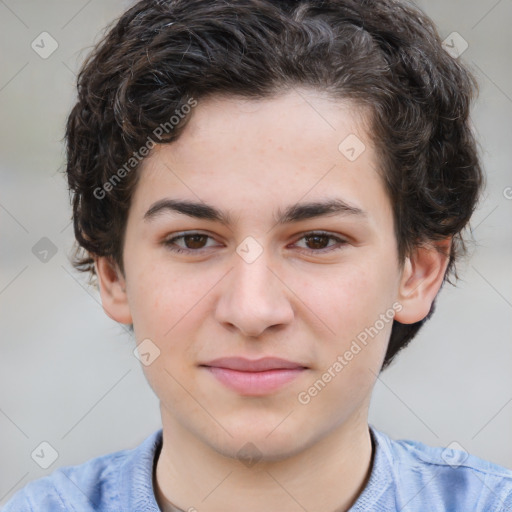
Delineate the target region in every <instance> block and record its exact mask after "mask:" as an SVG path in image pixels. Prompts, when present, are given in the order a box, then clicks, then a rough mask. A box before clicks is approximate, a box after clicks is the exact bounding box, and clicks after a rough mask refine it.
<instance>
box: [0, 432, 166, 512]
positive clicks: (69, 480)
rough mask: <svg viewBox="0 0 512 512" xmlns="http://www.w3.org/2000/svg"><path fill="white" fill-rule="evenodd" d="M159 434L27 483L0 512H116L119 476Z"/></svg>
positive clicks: (138, 459) (119, 484) (126, 470)
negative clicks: (136, 444)
mask: <svg viewBox="0 0 512 512" xmlns="http://www.w3.org/2000/svg"><path fill="white" fill-rule="evenodd" d="M160 432H161V431H158V432H155V433H154V434H152V435H151V436H150V437H148V438H146V439H145V440H144V442H143V443H141V444H140V445H139V446H137V447H135V448H133V449H126V450H121V451H118V452H114V453H110V454H107V455H102V456H100V457H96V458H93V459H90V460H88V461H87V462H84V463H83V464H79V465H74V466H63V467H61V468H59V469H56V470H55V471H53V472H52V473H51V474H50V475H48V476H45V477H43V478H39V479H37V480H33V481H32V482H29V483H28V484H27V485H25V487H23V488H22V489H20V490H19V491H18V492H16V493H15V494H14V496H13V497H12V498H11V499H10V500H9V501H8V502H7V504H6V505H5V506H4V508H2V512H69V511H70V510H80V511H81V512H93V511H95V512H113V511H117V510H119V504H120V493H122V492H123V485H124V482H122V479H123V475H124V474H125V473H126V472H128V471H130V470H131V468H132V467H133V466H134V465H136V464H137V463H140V460H141V457H143V456H144V454H146V452H148V454H151V455H152V452H151V449H152V447H153V446H155V442H156V440H157V439H158V436H159V435H160Z"/></svg>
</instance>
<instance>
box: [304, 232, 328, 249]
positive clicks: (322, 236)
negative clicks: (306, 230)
mask: <svg viewBox="0 0 512 512" xmlns="http://www.w3.org/2000/svg"><path fill="white" fill-rule="evenodd" d="M307 239H308V242H309V241H310V240H315V241H314V242H313V243H314V244H315V245H317V246H318V245H320V246H322V247H314V248H315V249H324V248H325V243H323V244H322V243H321V242H320V243H318V240H319V239H320V240H323V241H324V242H326V241H327V237H326V236H325V235H312V236H308V237H307Z"/></svg>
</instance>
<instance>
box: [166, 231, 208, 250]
mask: <svg viewBox="0 0 512 512" xmlns="http://www.w3.org/2000/svg"><path fill="white" fill-rule="evenodd" d="M211 238H212V237H211V236H208V235H205V234H203V233H186V234H181V235H178V236H174V237H172V238H169V239H168V240H166V241H165V242H164V245H165V246H166V247H167V248H169V249H170V250H171V251H174V252H185V253H186V252H188V253H194V252H200V251H201V249H205V248H208V246H207V245H206V244H207V243H208V239H211ZM212 240H213V239H212ZM178 241H181V242H182V243H181V244H178V243H177V242H178ZM210 247H211V246H210Z"/></svg>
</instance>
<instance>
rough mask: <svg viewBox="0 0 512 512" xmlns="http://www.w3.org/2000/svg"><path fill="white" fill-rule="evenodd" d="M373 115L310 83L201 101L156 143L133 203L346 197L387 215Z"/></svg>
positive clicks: (236, 207) (249, 204) (273, 204)
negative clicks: (174, 135)
mask: <svg viewBox="0 0 512 512" xmlns="http://www.w3.org/2000/svg"><path fill="white" fill-rule="evenodd" d="M365 114H366V112H364V111H362V110H361V109H360V108H358V107H356V106H355V105H354V104H351V103H350V102H348V101H345V100H336V101H335V100H333V99H332V98H329V97H327V96H326V95H325V94H322V93H319V92H316V91H309V90H300V91H299V90H293V91H291V92H287V93H283V94H280V95H278V96H275V97H270V98H265V99H259V100H253V99H250V100H249V99H243V98H238V97H223V96H214V97H210V98H207V99H203V100H199V101H198V104H197V106H196V107H194V109H193V110H192V112H191V117H190V119H189V122H188V124H187V125H186V127H185V128H184V130H183V132H182V133H181V135H180V137H179V138H178V139H177V140H176V141H175V142H173V143H170V144H163V145H157V146H156V147H155V148H154V149H153V151H152V154H151V155H150V156H149V157H148V158H147V159H146V160H145V161H144V162H143V165H142V168H141V170H140V172H141V179H140V182H139V184H138V189H137V190H136V192H135V196H134V201H133V206H134V207H135V208H138V207H140V209H142V208H146V210H147V209H148V208H149V207H150V206H151V205H150V202H151V203H153V202H154V201H157V200H159V199H164V198H165V197H169V198H173V199H175V198H178V197H179V198H180V199H190V200H194V201H195V202H197V201H204V202H206V203H208V204H213V205H217V206H218V209H219V210H220V209H222V210H225V209H227V208H229V210H230V211H234V212H235V213H236V214H238V213H240V212H243V211H248V210H249V209H250V208H254V209H258V210H260V211H268V212H269V214H272V215H274V214H275V211H276V209H279V210H280V211H283V210H284V209H285V208H286V207H288V206H289V204H290V203H297V202H299V201H300V200H301V199H305V200H306V199H307V200H308V201H319V200H322V199H324V198H325V197H327V196H329V197H330V198H333V196H339V197H341V199H342V200H345V202H346V203H348V204H351V205H353V206H354V207H356V208H359V209H361V210H367V209H368V210H370V213H371V212H372V211H373V212H374V213H375V212H378V211H379V210H380V212H381V214H382V213H383V214H386V213H387V212H388V211H389V204H386V201H387V195H386V192H385V190H384V186H383V183H382V180H381V178H380V174H379V166H378V161H377V157H376V154H375V150H374V148H373V144H372V142H371V139H370V137H369V134H368V133H367V132H366V128H365V126H366V125H367V123H366V119H367V118H366V117H365ZM146 210H145V211H146ZM269 210H271V211H269ZM382 210H386V211H384V212H383V211H382ZM145 211H144V212H145ZM139 213H140V212H139ZM274 218H275V217H274Z"/></svg>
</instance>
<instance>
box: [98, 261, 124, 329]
mask: <svg viewBox="0 0 512 512" xmlns="http://www.w3.org/2000/svg"><path fill="white" fill-rule="evenodd" d="M94 268H95V270H96V275H97V276H98V284H99V287H100V296H101V303H102V306H103V310H104V311H105V313H106V314H107V316H109V317H110V318H112V320H115V321H116V322H119V323H122V324H132V323H133V322H132V317H131V313H130V306H129V303H128V296H127V293H126V281H125V278H124V276H123V275H122V272H121V271H120V270H119V268H118V267H117V265H114V264H113V263H112V261H111V259H110V258H107V257H106V256H100V257H97V258H94Z"/></svg>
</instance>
